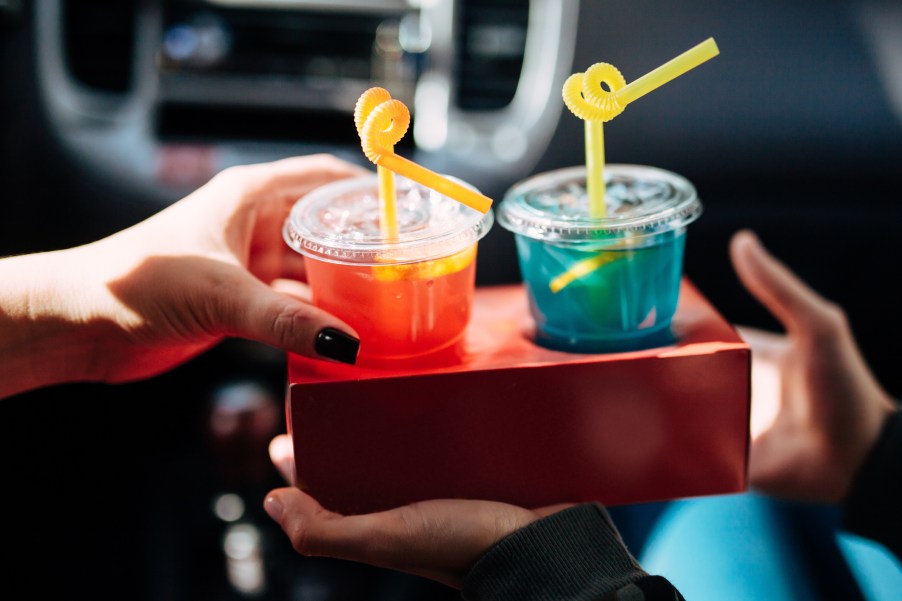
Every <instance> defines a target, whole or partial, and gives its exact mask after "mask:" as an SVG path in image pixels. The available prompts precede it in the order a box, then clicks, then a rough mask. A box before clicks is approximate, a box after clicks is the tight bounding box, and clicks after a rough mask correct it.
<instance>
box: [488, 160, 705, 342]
mask: <svg viewBox="0 0 902 601" xmlns="http://www.w3.org/2000/svg"><path fill="white" fill-rule="evenodd" d="M605 202H606V204H607V207H606V216H605V217H600V218H595V217H591V216H590V215H589V202H588V199H587V196H586V169H585V167H583V166H579V167H571V168H564V169H559V170H555V171H549V172H546V173H543V174H540V175H536V176H534V177H531V178H529V179H526V180H524V181H522V182H520V183H518V184H516V185H514V186H513V187H512V188H511V189H510V190H509V191H508V192H507V193H506V194H505V196H504V198H503V200H502V202H501V204H500V206H499V208H498V223H499V224H500V225H501V226H502V227H504V228H505V229H508V230H510V231H512V232H513V233H514V234H515V240H516V244H517V253H518V257H519V263H520V271H521V274H522V277H523V281H524V285H525V288H526V291H527V294H528V296H529V304H530V311H531V314H532V317H533V319H534V321H535V325H536V332H535V341H536V342H537V343H538V344H540V345H542V346H545V347H548V348H552V349H556V350H563V351H570V352H584V353H606V352H620V351H631V350H640V349H645V348H652V347H657V346H664V345H667V344H671V343H673V342H674V341H675V339H674V336H673V334H672V332H671V329H670V326H671V322H672V319H673V315H674V313H675V312H676V307H677V301H678V299H679V291H680V281H681V279H682V271H683V252H684V248H685V243H686V226H687V225H688V224H689V223H692V222H693V221H695V220H696V219H697V218H698V217H699V215H701V212H702V205H701V202H700V201H699V199H698V196H697V194H696V191H695V187H694V186H693V185H692V184H691V183H690V182H689V181H688V180H686V179H685V178H683V177H681V176H679V175H677V174H675V173H671V172H669V171H665V170H663V169H657V168H654V167H646V166H641V165H608V166H607V168H606V169H605Z"/></svg>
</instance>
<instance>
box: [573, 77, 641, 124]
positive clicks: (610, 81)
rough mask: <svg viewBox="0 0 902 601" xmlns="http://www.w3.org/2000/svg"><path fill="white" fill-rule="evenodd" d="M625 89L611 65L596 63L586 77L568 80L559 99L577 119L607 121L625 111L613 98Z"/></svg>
mask: <svg viewBox="0 0 902 601" xmlns="http://www.w3.org/2000/svg"><path fill="white" fill-rule="evenodd" d="M602 84H605V86H606V87H607V90H605V88H604V87H602ZM625 86H626V80H625V79H624V78H623V75H622V74H621V73H620V71H618V70H617V68H616V67H615V66H614V65H611V64H608V63H595V64H594V65H592V66H591V67H589V68H588V69H586V72H585V73H574V74H573V75H571V76H570V77H568V78H567V81H566V82H564V88H563V90H562V95H563V97H564V104H566V105H567V108H568V109H570V111H571V112H572V113H573V114H574V115H576V116H577V117H579V118H580V119H583V120H584V121H610V120H611V119H613V118H614V117H616V116H617V115H619V114H620V113H622V112H623V109H624V108H625V107H626V104H625V103H624V104H622V103H621V102H620V100H619V98H618V97H617V95H616V92H617V90H620V89H622V88H623V87H625Z"/></svg>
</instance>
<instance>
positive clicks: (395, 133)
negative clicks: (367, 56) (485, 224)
mask: <svg viewBox="0 0 902 601" xmlns="http://www.w3.org/2000/svg"><path fill="white" fill-rule="evenodd" d="M354 123H355V125H356V126H357V133H358V134H360V145H361V147H362V148H363V153H364V154H365V155H366V158H368V159H369V160H370V161H372V162H373V163H375V164H376V170H377V172H378V174H379V194H380V198H381V199H382V217H383V218H384V219H385V221H386V222H388V223H393V224H394V228H395V229H394V230H393V231H394V232H397V218H396V216H395V206H394V182H393V181H390V178H391V177H392V176H393V173H397V174H398V175H403V176H405V177H406V178H408V179H411V180H413V181H415V182H418V183H420V184H422V185H424V186H426V187H427V188H431V189H433V190H435V191H436V192H438V193H440V194H443V195H445V196H447V197H448V198H452V199H454V200H456V201H458V202H460V203H462V204H464V205H466V206H468V207H470V208H473V209H475V210H477V211H479V212H480V213H487V212H488V211H489V209H490V208H491V206H492V199H491V198H489V197H488V196H485V195H483V194H480V193H479V192H476V191H474V190H471V189H470V188H467V187H466V186H462V185H460V184H458V183H456V182H453V181H451V180H449V179H448V178H446V177H442V176H441V175H439V174H438V173H435V172H434V171H430V170H429V169H426V168H425V167H422V166H420V165H417V164H416V163H414V162H413V161H409V160H407V159H405V158H404V157H401V156H398V155H397V154H395V151H394V146H395V144H396V143H397V142H398V141H399V140H401V138H403V137H404V134H405V133H407V128H408V127H410V111H408V110H407V106H405V105H404V103H403V102H401V101H400V100H395V99H393V98H392V97H391V95H390V94H389V93H388V91H387V90H385V89H383V88H370V89H369V90H367V91H366V92H364V93H363V94H362V95H361V96H360V98H359V99H358V100H357V106H356V107H355V108H354ZM389 190H390V193H389ZM388 198H390V199H391V201H390V202H389V201H387V200H386V199H388Z"/></svg>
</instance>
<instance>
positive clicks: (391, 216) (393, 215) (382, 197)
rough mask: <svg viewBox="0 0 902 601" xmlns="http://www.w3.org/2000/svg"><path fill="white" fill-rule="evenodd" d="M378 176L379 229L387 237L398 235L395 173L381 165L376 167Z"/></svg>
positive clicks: (391, 237)
mask: <svg viewBox="0 0 902 601" xmlns="http://www.w3.org/2000/svg"><path fill="white" fill-rule="evenodd" d="M376 173H377V176H378V178H379V230H380V231H381V232H382V236H383V237H384V238H388V239H394V238H397V237H398V214H397V210H396V204H397V198H396V194H395V174H394V173H392V172H391V171H389V170H388V169H386V168H385V167H382V166H377V167H376Z"/></svg>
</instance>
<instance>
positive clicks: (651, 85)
mask: <svg viewBox="0 0 902 601" xmlns="http://www.w3.org/2000/svg"><path fill="white" fill-rule="evenodd" d="M718 54H720V50H719V49H718V48H717V44H716V43H715V42H714V38H708V39H707V40H705V41H704V42H702V43H701V44H698V45H696V46H694V47H693V48H690V49H689V50H687V51H686V52H683V53H682V54H680V55H679V56H677V57H676V58H673V59H671V60H669V61H667V62H666V63H664V64H663V65H661V66H660V67H658V68H657V69H654V70H652V71H649V72H648V73H646V74H645V75H643V76H642V77H640V78H639V79H636V80H635V81H633V82H632V83H629V84H627V83H626V81H625V80H624V79H623V75H621V74H620V71H618V70H617V69H616V67H614V66H613V65H610V64H608V63H595V64H594V65H592V66H591V67H589V68H588V69H586V72H585V73H574V74H573V75H571V76H570V77H568V78H567V81H566V82H564V88H563V90H562V96H563V99H564V104H566V105H567V108H568V109H570V111H571V112H572V113H573V114H574V115H576V116H577V117H579V118H580V119H582V120H583V121H585V123H586V126H585V143H586V195H587V196H588V197H589V216H590V217H592V218H603V217H605V212H606V209H605V200H604V193H605V184H604V135H603V133H602V123H604V122H605V121H610V120H611V119H613V118H614V117H616V116H617V115H619V114H620V113H622V112H623V109H624V108H626V105H628V104H629V103H631V102H633V101H634V100H637V99H639V98H641V97H642V96H645V95H646V94H648V93H649V92H651V91H652V90H655V89H657V88H659V87H661V86H662V85H664V84H665V83H667V82H668V81H671V80H673V79H675V78H677V77H679V76H680V75H682V74H684V73H686V72H687V71H690V70H691V69H694V68H695V67H697V66H699V65H700V64H702V63H704V62H705V61H707V60H710V59H712V58H714V57H715V56H717V55H718ZM603 86H604V87H603ZM603 257H606V255H605V254H601V255H598V257H596V258H590V259H586V260H584V261H580V262H578V263H576V264H574V265H572V266H571V267H570V269H568V270H567V271H566V272H564V273H562V274H561V275H559V276H557V277H556V278H554V279H553V280H552V281H551V283H550V287H551V291H552V292H555V293H556V292H559V291H560V290H562V289H563V288H565V287H566V286H568V285H569V284H571V283H572V282H573V281H574V280H577V279H579V278H581V277H583V276H585V275H588V274H589V273H591V272H592V271H595V270H596V269H598V268H599V267H601V266H602V265H605V264H606V263H609V262H610V260H608V259H604V258H603Z"/></svg>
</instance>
